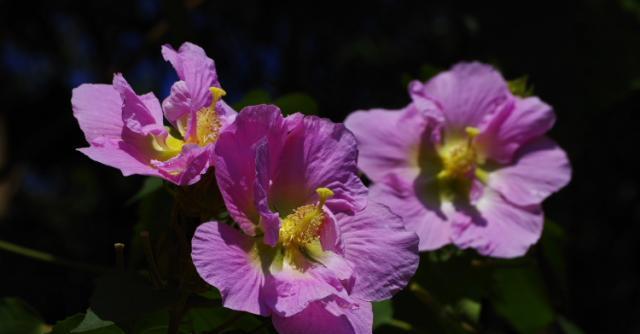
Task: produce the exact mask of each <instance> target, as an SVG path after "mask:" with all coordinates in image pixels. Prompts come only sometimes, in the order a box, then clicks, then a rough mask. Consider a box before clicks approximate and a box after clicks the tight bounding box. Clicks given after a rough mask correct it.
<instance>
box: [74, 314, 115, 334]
mask: <svg viewBox="0 0 640 334" xmlns="http://www.w3.org/2000/svg"><path fill="white" fill-rule="evenodd" d="M71 333H85V334H124V332H123V331H122V330H121V329H120V328H118V326H116V325H115V323H114V322H113V321H105V320H102V319H100V317H98V315H97V314H95V313H94V312H93V311H92V310H91V309H88V310H87V313H86V314H85V315H84V319H82V322H80V324H79V325H78V327H76V328H74V329H73V330H71Z"/></svg>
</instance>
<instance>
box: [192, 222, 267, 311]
mask: <svg viewBox="0 0 640 334" xmlns="http://www.w3.org/2000/svg"><path fill="white" fill-rule="evenodd" d="M253 252H254V241H253V240H252V239H251V238H250V237H247V236H245V235H243V234H242V233H241V232H240V231H237V230H235V229H233V228H231V227H230V226H228V225H225V224H221V223H217V222H209V223H204V224H202V225H200V226H198V228H197V230H196V232H195V234H194V236H193V241H192V252H191V258H192V259H193V264H194V265H195V267H196V270H197V271H198V273H199V274H200V277H202V278H203V279H204V280H205V281H206V282H207V283H209V284H211V285H213V286H215V287H216V288H218V290H220V293H221V294H222V300H223V304H224V306H225V307H228V308H230V309H234V310H238V311H245V312H250V313H254V314H258V315H263V316H267V315H269V314H270V310H269V309H268V307H267V306H266V304H265V302H264V298H263V297H262V293H261V289H262V287H263V285H264V282H265V277H264V274H263V272H262V269H261V264H260V260H259V258H257V257H256V255H255V254H254V253H253Z"/></svg>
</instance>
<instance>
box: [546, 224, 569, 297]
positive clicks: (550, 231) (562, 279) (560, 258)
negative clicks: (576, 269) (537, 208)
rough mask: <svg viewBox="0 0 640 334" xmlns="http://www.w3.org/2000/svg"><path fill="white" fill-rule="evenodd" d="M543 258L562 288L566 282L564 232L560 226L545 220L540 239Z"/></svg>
mask: <svg viewBox="0 0 640 334" xmlns="http://www.w3.org/2000/svg"><path fill="white" fill-rule="evenodd" d="M540 244H541V248H542V254H543V255H544V260H545V261H546V262H547V263H549V265H550V266H551V268H552V269H553V270H552V273H553V275H554V276H555V278H556V279H557V280H558V283H559V284H560V286H562V287H563V288H566V284H567V265H566V260H565V258H566V254H565V248H564V247H565V233H564V230H563V229H562V227H561V226H560V225H558V224H556V223H555V222H553V221H550V220H546V221H545V223H544V230H543V232H542V239H541V241H540Z"/></svg>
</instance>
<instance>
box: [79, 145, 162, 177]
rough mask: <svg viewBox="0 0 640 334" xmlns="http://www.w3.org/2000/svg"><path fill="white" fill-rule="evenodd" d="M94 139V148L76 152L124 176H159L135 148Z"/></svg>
mask: <svg viewBox="0 0 640 334" xmlns="http://www.w3.org/2000/svg"><path fill="white" fill-rule="evenodd" d="M103 139H104V138H97V139H94V141H93V143H94V146H91V147H85V148H79V149H78V151H80V152H82V153H84V154H85V155H86V156H88V157H89V158H91V159H92V160H95V161H97V162H99V163H102V164H105V165H107V166H111V167H114V168H117V169H119V170H120V171H121V172H122V174H123V175H124V176H129V175H133V174H139V175H151V176H160V173H159V172H158V171H157V170H156V169H154V168H152V167H151V166H150V165H149V164H148V163H147V162H148V160H145V159H146V158H145V156H144V155H143V154H140V153H139V152H138V151H137V149H136V148H135V147H132V146H131V145H129V144H127V143H125V142H122V141H120V140H103Z"/></svg>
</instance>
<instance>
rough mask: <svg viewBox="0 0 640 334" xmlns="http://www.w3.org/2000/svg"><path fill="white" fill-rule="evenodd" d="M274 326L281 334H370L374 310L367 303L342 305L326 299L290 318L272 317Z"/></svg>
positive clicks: (343, 303) (332, 299) (334, 300)
mask: <svg viewBox="0 0 640 334" xmlns="http://www.w3.org/2000/svg"><path fill="white" fill-rule="evenodd" d="M273 326H274V327H275V328H276V330H277V331H278V333H281V334H298V333H305V334H326V333H335V334H370V333H371V331H372V327H373V311H372V308H371V303H368V302H362V301H360V302H351V303H345V302H344V301H340V302H338V301H336V299H334V298H327V300H323V301H317V302H314V303H312V304H310V305H309V306H308V307H307V308H306V309H305V310H304V311H302V312H300V313H298V314H295V315H293V316H291V317H282V316H278V315H276V314H274V315H273Z"/></svg>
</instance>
